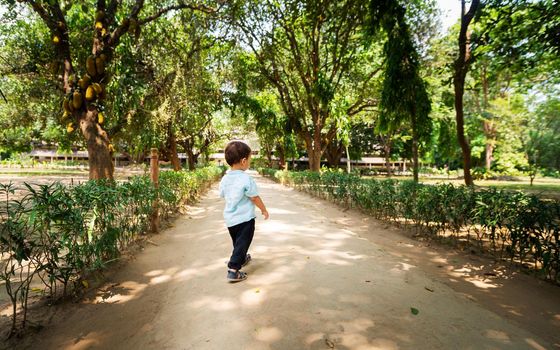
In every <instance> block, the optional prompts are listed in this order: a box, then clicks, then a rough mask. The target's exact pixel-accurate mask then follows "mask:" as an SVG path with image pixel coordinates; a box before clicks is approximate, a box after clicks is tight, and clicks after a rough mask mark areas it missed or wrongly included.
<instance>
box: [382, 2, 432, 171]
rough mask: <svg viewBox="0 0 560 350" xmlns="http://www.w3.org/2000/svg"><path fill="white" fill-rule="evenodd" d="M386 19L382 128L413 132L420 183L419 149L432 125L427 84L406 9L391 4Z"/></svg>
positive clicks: (415, 167) (387, 130) (388, 130)
mask: <svg viewBox="0 0 560 350" xmlns="http://www.w3.org/2000/svg"><path fill="white" fill-rule="evenodd" d="M387 9H388V11H387V13H386V15H385V19H384V20H383V27H384V29H385V30H386V31H387V36H388V38H387V42H386V44H385V55H386V57H387V63H386V68H385V77H384V78H385V80H384V83H383V92H382V95H381V113H380V116H379V122H378V128H379V130H381V131H382V132H384V133H386V134H388V133H394V132H395V131H397V130H398V129H399V128H401V127H402V125H403V124H408V125H410V128H411V129H412V159H413V174H414V181H416V182H418V171H419V162H418V148H419V143H420V141H421V139H426V138H427V137H429V135H430V133H431V131H432V122H431V120H430V118H429V114H430V110H431V106H430V99H429V97H428V93H427V91H426V84H425V82H424V80H423V79H422V78H421V77H420V64H419V60H418V53H417V51H416V48H415V46H414V43H413V41H412V37H411V33H410V30H409V26H408V24H407V23H406V21H405V8H404V7H402V6H400V5H399V4H398V3H396V2H390V4H389V5H388V6H387Z"/></svg>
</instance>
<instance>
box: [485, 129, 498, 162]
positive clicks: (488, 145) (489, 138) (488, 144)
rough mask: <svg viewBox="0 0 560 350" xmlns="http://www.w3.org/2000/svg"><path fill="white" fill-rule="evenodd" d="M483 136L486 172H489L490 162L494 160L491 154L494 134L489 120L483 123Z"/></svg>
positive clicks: (492, 152)
mask: <svg viewBox="0 0 560 350" xmlns="http://www.w3.org/2000/svg"><path fill="white" fill-rule="evenodd" d="M484 134H485V137H486V152H485V153H486V154H485V156H486V159H485V160H486V170H487V171H490V168H491V167H492V160H493V159H494V158H493V154H494V138H495V132H494V127H493V125H492V122H491V121H489V120H485V121H484Z"/></svg>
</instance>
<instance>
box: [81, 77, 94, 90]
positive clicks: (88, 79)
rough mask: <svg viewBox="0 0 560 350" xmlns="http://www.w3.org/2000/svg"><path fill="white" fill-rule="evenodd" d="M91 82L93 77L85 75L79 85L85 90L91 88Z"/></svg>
mask: <svg viewBox="0 0 560 350" xmlns="http://www.w3.org/2000/svg"><path fill="white" fill-rule="evenodd" d="M90 82H91V77H90V76H89V74H84V76H83V77H82V79H80V80H79V81H78V85H80V88H82V90H85V89H87V87H88V86H89V83H90Z"/></svg>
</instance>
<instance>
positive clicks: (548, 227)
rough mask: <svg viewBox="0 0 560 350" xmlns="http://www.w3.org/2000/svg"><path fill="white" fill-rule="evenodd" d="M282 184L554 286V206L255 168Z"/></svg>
mask: <svg viewBox="0 0 560 350" xmlns="http://www.w3.org/2000/svg"><path fill="white" fill-rule="evenodd" d="M259 171H260V172H261V173H262V174H263V175H267V176H272V177H274V178H275V179H277V180H278V181H281V182H282V183H284V184H287V185H290V186H293V187H295V188H297V189H300V190H303V191H305V192H308V193H311V194H313V195H315V196H318V197H322V198H326V199H330V200H332V201H334V202H335V203H339V204H345V205H350V206H355V207H357V208H360V209H362V210H364V211H365V212H367V213H369V214H371V215H373V216H374V217H376V218H378V219H382V220H389V221H394V222H397V223H401V224H402V223H405V224H409V225H412V226H413V227H415V229H416V230H418V231H422V232H425V233H427V234H430V235H433V236H449V235H450V234H451V237H452V238H453V239H455V240H456V241H457V242H459V241H462V240H464V239H465V238H466V239H467V240H468V239H471V233H475V234H476V237H475V241H476V243H478V244H479V245H480V247H482V248H484V249H488V250H489V252H490V253H492V254H494V255H495V256H496V257H497V258H500V259H510V260H511V261H512V262H517V263H519V264H525V263H528V264H529V265H530V266H532V268H533V269H534V270H535V271H537V272H538V273H539V274H540V275H541V276H544V277H545V278H547V279H550V280H552V281H555V282H560V202H558V201H544V200H540V199H539V198H538V197H536V196H532V195H528V194H525V193H522V192H513V191H506V190H499V189H495V188H491V189H489V190H474V189H473V188H471V187H467V186H459V187H456V186H453V185H451V184H439V185H422V184H417V183H414V182H412V181H396V180H391V179H389V180H382V181H379V180H375V179H360V178H359V177H358V176H356V175H353V174H350V175H349V174H345V173H343V172H338V171H326V172H323V173H314V172H307V171H305V172H288V171H276V170H270V169H260V170H259Z"/></svg>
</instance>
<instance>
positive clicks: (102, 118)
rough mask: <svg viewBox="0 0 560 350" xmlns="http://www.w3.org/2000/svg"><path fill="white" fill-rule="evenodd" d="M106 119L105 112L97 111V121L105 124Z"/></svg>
mask: <svg viewBox="0 0 560 350" xmlns="http://www.w3.org/2000/svg"><path fill="white" fill-rule="evenodd" d="M104 120H105V118H104V117H103V113H101V112H99V113H97V122H98V123H99V124H103V121H104Z"/></svg>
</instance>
